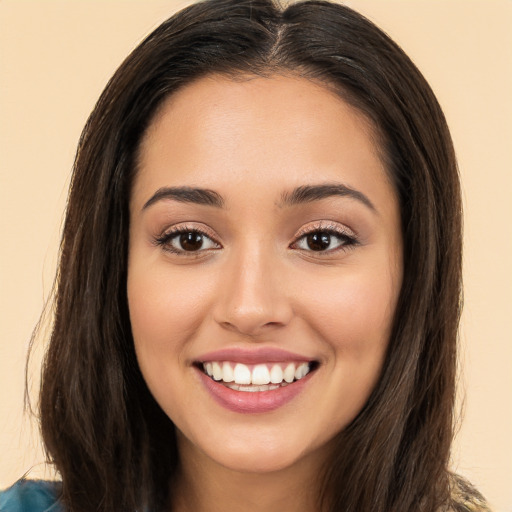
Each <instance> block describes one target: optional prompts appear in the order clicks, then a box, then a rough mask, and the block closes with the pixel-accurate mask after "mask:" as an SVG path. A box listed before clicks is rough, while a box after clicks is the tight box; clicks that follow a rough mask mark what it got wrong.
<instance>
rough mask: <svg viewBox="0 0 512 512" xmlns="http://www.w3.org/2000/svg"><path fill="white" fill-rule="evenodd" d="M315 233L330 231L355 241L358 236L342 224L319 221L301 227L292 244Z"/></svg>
mask: <svg viewBox="0 0 512 512" xmlns="http://www.w3.org/2000/svg"><path fill="white" fill-rule="evenodd" d="M315 231H330V232H333V233H338V234H340V235H344V236H347V237H349V238H353V239H354V240H357V239H358V238H359V237H358V235H357V234H356V233H355V232H354V231H352V230H351V229H350V228H348V227H347V226H345V225H343V224H339V223H338V222H334V221H331V220H320V221H315V222H313V223H312V222H310V223H308V224H306V225H305V226H302V227H301V228H300V229H299V231H298V232H297V234H296V235H295V237H294V243H295V242H296V241H297V240H299V239H300V238H302V237H303V236H304V235H309V234H310V233H314V232H315Z"/></svg>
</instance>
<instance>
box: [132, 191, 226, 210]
mask: <svg viewBox="0 0 512 512" xmlns="http://www.w3.org/2000/svg"><path fill="white" fill-rule="evenodd" d="M162 199H173V200H174V201H179V202H180V203H194V204H201V205H205V206H214V207H216V208H222V207H223V206H224V199H223V198H222V196H221V195H220V194H218V193H217V192H215V191H214V190H209V189H207V188H198V187H162V188H159V189H158V190H157V191H156V192H155V193H154V194H153V195H152V196H151V197H150V198H149V199H148V200H147V201H146V202H145V203H144V206H143V207H142V209H143V210H145V209H146V208H149V207H150V206H151V205H152V204H154V203H156V202H157V201H161V200H162Z"/></svg>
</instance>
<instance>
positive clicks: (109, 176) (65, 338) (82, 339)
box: [40, 0, 461, 512]
mask: <svg viewBox="0 0 512 512" xmlns="http://www.w3.org/2000/svg"><path fill="white" fill-rule="evenodd" d="M276 72H281V73H283V72H284V73H293V74H295V75H299V76H303V77H305V78H308V79H314V80H318V81H321V82H323V83H325V84H326V86H328V87H331V88H334V90H336V91H337V92H338V94H339V95H340V96H341V97H342V98H343V99H344V100H345V101H348V102H349V103H351V104H352V105H353V106H355V107H356V108H357V109H359V110H360V111H361V112H363V113H364V114H365V115H366V116H367V117H368V118H369V119H370V120H371V122H372V123H373V125H374V127H375V130H376V132H377V133H378V135H379V141H378V144H379V149H380V154H381V158H382V159H383V161H384V163H385V166H386V169H387V171H388V173H389V176H390V179H391V180H392V182H393V184H394V186H395V188H396V190H397V193H398V196H399V200H400V208H401V222H402V233H403V241H404V249H403V251H404V255H403V260H404V277H403V285H402V289H401V293H400V297H399V302H398V306H397V309H396V313H395V320H394V326H393V331H392V335H391V340H390V344H389V349H388V353H387V358H386V360H385V364H384V366H383V369H382V374H381V377H380V380H379V382H378V384H377V386H376V387H375V389H374V391H373V393H372V394H371V396H370V398H369V400H368V402H367V403H366V405H365V406H364V408H363V410H362V411H360V413H359V414H358V416H357V417H356V418H355V419H354V420H353V422H352V423H351V424H350V425H349V426H348V427H347V428H346V429H344V430H343V431H342V432H340V433H339V434H338V436H337V439H336V450H334V451H333V453H332V460H330V461H329V462H328V464H326V469H325V475H323V479H322V486H321V489H320V494H319V509H322V510H329V511H331V512H332V511H343V512H365V511H371V512H402V511H403V512H413V511H414V512H417V511H425V512H433V511H435V510H437V509H438V508H439V507H441V506H443V505H448V504H449V472H448V468H447V464H448V457H449V450H450V444H451V440H452V412H453V407H454V387H455V366H456V334H457V326H458V320H459V313H460V295H461V200H460V191H459V182H458V174H457V167H456V161H455V156H454V151H453V147H452V143H451V139H450V135H449V132H448V128H447V126H446V122H445V119H444V116H443V113H442V111H441V108H440V107H439V104H438V102H437V101H436V99H435V97H434V95H433V93H432V91H431V89H430V87H429V86H428V84H427V83H426V81H425V80H424V78H423V77H422V75H421V74H420V72H419V71H418V70H417V68H416V67H415V66H414V64H413V63H412V62H411V61H410V59H409V58H408V57H407V56H406V55H405V53H404V52H403V51H402V50H401V49H400V48H399V47H398V46H397V45H396V44H395V43H394V42H393V41H391V40H390V39H389V37H387V36H386V35H385V34H384V33H383V32H382V31H381V30H379V29H378V28H377V27H376V26H375V25H373V24H372V23H371V22H369V21H368V20H367V19H365V18H364V17H363V16H361V15H359V14H357V13H356V12H354V11H352V10H351V9H349V8H347V7H344V6H341V5H338V4H335V3H329V2H324V1H306V2H299V3H296V4H292V5H290V6H289V7H287V8H286V9H282V8H280V7H279V6H278V5H276V3H275V2H273V1H272V0H207V1H204V2H201V3H197V4H195V5H192V6H190V7H188V8H186V9H184V10H183V11H181V12H180V13H178V14H177V15H175V16H173V17H172V18H170V19H169V20H168V21H166V22H164V23H163V24H162V25H161V26H160V27H158V28H157V29H156V30H155V31H154V32H153V33H152V34H150V35H149V36H148V37H147V38H146V39H145V40H144V41H143V42H142V43H141V44H140V45H139V46H138V47H137V48H136V49H135V50H134V51H133V52H132V53H131V55H130V56H129V57H128V58H127V59H126V60H125V61H124V62H123V64H122V65H121V66H120V68H119V69H118V70H117V72H116V73H115V75H114V76H113V78H112V79H111V80H110V82H109V83H108V85H107V87H106V89H105V91H104V92H103V94H102V95H101V97H100V99H99V101H98V103H97V105H96V107H95V108H94V110H93V112H92V114H91V116H90V118H89V120H88V122H87V124H86V126H85V129H84V131H83V133H82V136H81V139H80V143H79V146H78V151H77V156H76V160H75V165H74V172H73V178H72V183H71V188H70V193H69V199H68V207H67V212H66V221H65V225H64V231H63V238H62V245H61V256H60V265H59V270H58V279H57V292H56V300H55V319H54V325H53V331H52V334H51V341H50V345H49V349H48V351H47V354H46V358H45V361H44V368H43V380H42V387H41V393H40V414H41V428H42V434H43V439H44V443H45V445H46V448H47V453H48V457H49V460H50V461H51V462H53V463H54V464H55V466H56V468H57V469H58V471H59V472H60V474H61V476H62V479H63V502H64V503H65V505H66V507H67V509H68V510H69V511H72V512H85V511H93V510H94V511H105V512H106V511H109V512H110V511H112V510H132V511H135V510H139V511H143V510H152V511H155V512H157V511H160V510H163V509H164V507H165V504H166V503H168V502H169V496H168V492H169V491H168V490H169V487H170V486H169V482H170V481H172V479H173V478H174V477H175V475H176V472H177V468H178V455H177V450H176V442H175V432H174V426H173V423H172V421H171V420H170V419H169V418H168V417H167V416H166V415H165V414H164V413H163V411H162V410H161V409H160V407H159V406H158V405H157V404H156V402H155V400H154V399H153V397H152V396H151V394H150V392H149V391H148V389H147V387H146V385H145V383H144V380H143V378H142V376H141V373H140V371H139V368H138V365H137V360H136V357H135V352H134V346H133V339H132V335H131V329H130V318H129V314H128V307H127V298H126V272H127V251H128V224H129V214H128V202H129V196H130V190H131V183H132V181H133V177H134V173H135V172H136V165H135V162H136V157H137V150H138V146H139V142H140V140H141V137H142V135H143V134H144V132H145V130H146V128H147V126H148V124H149V123H150V122H151V120H152V118H153V116H154V114H155V112H156V110H157V108H158V107H159V105H161V103H162V101H163V99H164V98H166V97H168V96H169V95H170V94H172V93H173V92H175V91H176V90H177V89H179V88H180V87H183V86H185V85H186V84H188V83H190V82H191V81H193V80H195V79H197V78H199V77H201V76H204V75H206V74H209V73H223V74H227V75H228V76H233V77H236V76H239V75H246V74H253V75H254V74H256V75H260V76H269V75H270V74H272V73H276Z"/></svg>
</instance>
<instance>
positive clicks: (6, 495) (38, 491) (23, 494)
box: [0, 479, 64, 512]
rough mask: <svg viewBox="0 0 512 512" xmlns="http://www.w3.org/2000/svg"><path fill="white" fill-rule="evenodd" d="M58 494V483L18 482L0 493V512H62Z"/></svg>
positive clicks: (41, 481) (44, 481)
mask: <svg viewBox="0 0 512 512" xmlns="http://www.w3.org/2000/svg"><path fill="white" fill-rule="evenodd" d="M59 493H60V482H50V481H46V480H25V479H22V480H18V481H17V482H16V483H15V484H14V485H13V486H11V487H9V488H8V489H6V490H5V491H1V492H0V512H64V509H63V508H62V506H61V505H60V504H59V502H58V495H59Z"/></svg>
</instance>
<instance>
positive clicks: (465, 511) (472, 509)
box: [449, 474, 492, 512]
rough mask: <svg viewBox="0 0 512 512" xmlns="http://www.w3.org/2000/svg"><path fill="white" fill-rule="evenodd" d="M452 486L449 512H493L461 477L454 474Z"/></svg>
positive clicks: (483, 499) (451, 481)
mask: <svg viewBox="0 0 512 512" xmlns="http://www.w3.org/2000/svg"><path fill="white" fill-rule="evenodd" d="M450 486H451V507H450V509H449V512H492V511H491V509H490V508H489V505H488V504H487V502H486V501H485V498H484V497H483V496H482V495H481V494H480V493H479V492H478V490H477V489H476V488H475V487H473V485H471V484H470V483H469V482H468V481H467V480H465V479H464V478H462V477H461V476H459V475H455V474H453V475H452V476H451V480H450Z"/></svg>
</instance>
